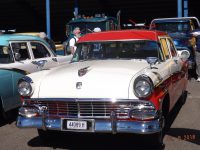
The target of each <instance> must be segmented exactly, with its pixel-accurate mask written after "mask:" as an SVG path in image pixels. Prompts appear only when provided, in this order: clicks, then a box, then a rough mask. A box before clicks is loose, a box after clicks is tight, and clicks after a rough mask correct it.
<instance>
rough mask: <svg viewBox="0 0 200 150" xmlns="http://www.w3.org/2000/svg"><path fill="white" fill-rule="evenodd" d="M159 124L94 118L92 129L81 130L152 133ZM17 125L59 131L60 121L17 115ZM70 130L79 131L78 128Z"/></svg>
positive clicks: (60, 127) (153, 121)
mask: <svg viewBox="0 0 200 150" xmlns="http://www.w3.org/2000/svg"><path fill="white" fill-rule="evenodd" d="M43 121H44V122H43ZM161 125H162V122H161V120H159V119H157V120H152V121H122V120H121V121H119V120H115V119H111V120H95V121H94V129H93V130H83V131H81V132H101V133H113V134H116V133H136V134H152V133H156V132H160V131H161V130H162V127H161ZM17 127H19V128H38V129H44V130H46V129H48V130H58V131H61V130H62V122H61V119H55V118H46V119H43V118H42V117H38V118H26V117H22V116H18V118H17ZM71 131H72V132H80V130H71Z"/></svg>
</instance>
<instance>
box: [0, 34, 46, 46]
mask: <svg viewBox="0 0 200 150" xmlns="http://www.w3.org/2000/svg"><path fill="white" fill-rule="evenodd" d="M27 40H28V41H43V40H42V39H41V38H39V37H37V36H31V35H15V34H3V35H0V45H9V41H27Z"/></svg>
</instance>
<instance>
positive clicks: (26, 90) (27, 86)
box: [17, 76, 34, 97]
mask: <svg viewBox="0 0 200 150" xmlns="http://www.w3.org/2000/svg"><path fill="white" fill-rule="evenodd" d="M17 87H18V93H19V94H20V95H21V96H23V97H27V96H31V95H32V94H33V90H34V86H33V81H32V79H31V78H30V77H28V76H24V77H22V78H21V79H20V80H19V81H18V84H17Z"/></svg>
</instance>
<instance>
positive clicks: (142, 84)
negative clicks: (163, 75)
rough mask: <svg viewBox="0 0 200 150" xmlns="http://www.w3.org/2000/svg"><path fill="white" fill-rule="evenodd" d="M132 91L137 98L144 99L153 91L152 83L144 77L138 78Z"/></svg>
mask: <svg viewBox="0 0 200 150" xmlns="http://www.w3.org/2000/svg"><path fill="white" fill-rule="evenodd" d="M133 91H134V93H135V96H137V97H138V98H145V97H147V96H149V95H150V94H151V93H152V91H153V83H152V81H151V79H150V78H149V77H148V76H146V75H141V76H138V77H137V78H136V79H135V82H134V85H133Z"/></svg>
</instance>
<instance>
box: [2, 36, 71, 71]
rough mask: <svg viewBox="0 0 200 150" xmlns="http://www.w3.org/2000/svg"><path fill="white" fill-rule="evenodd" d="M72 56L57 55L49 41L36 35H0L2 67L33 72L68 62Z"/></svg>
mask: <svg viewBox="0 0 200 150" xmlns="http://www.w3.org/2000/svg"><path fill="white" fill-rule="evenodd" d="M71 58H72V56H60V55H58V56H57V55H56V54H55V53H54V52H53V51H52V50H51V48H50V46H49V44H48V43H46V42H45V41H44V40H42V39H41V38H39V37H36V36H29V35H1V36H0V68H6V69H11V68H14V69H18V70H22V71H26V72H27V73H32V72H36V71H40V70H42V69H49V68H52V67H55V66H58V65H62V64H66V63H68V62H70V60H71Z"/></svg>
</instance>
